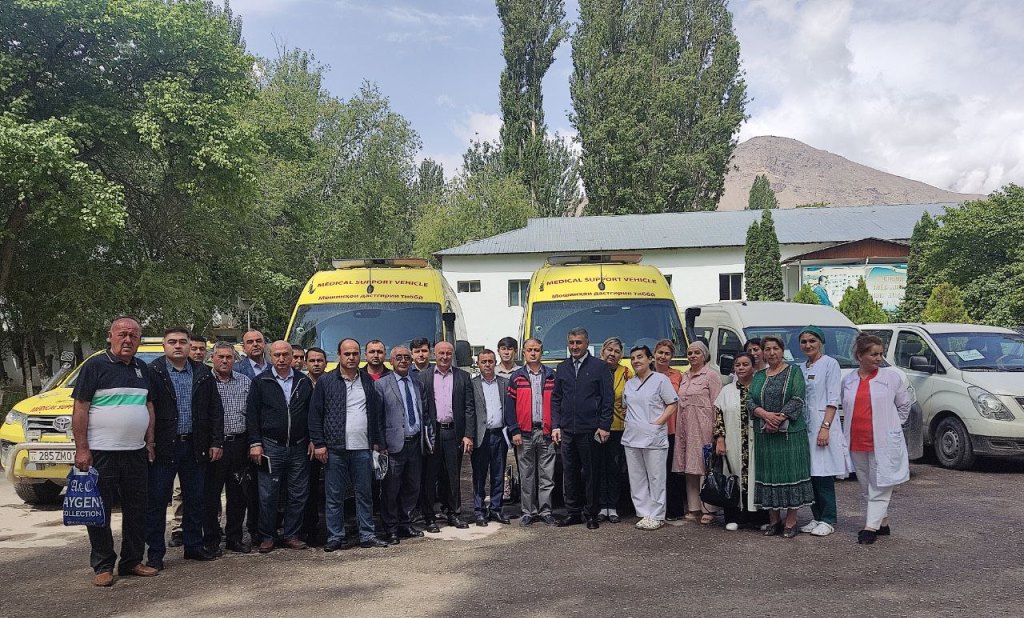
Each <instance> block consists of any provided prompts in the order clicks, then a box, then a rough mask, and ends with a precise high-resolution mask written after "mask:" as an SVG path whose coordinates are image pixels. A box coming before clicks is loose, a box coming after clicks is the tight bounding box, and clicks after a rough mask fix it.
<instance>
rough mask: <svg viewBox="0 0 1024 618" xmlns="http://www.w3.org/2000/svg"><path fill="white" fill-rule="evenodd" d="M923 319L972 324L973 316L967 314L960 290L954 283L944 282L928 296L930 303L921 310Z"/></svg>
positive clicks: (925, 320) (924, 320)
mask: <svg viewBox="0 0 1024 618" xmlns="http://www.w3.org/2000/svg"><path fill="white" fill-rule="evenodd" d="M921 321H922V322H952V323H955V324H970V323H971V318H970V317H969V316H968V315H967V308H966V307H964V299H963V296H962V295H961V294H960V290H959V289H957V287H956V286H955V285H953V284H952V283H949V282H943V283H940V284H939V285H937V286H935V288H934V289H933V290H932V293H931V295H930V296H929V297H928V303H927V304H926V305H925V307H924V311H922V312H921Z"/></svg>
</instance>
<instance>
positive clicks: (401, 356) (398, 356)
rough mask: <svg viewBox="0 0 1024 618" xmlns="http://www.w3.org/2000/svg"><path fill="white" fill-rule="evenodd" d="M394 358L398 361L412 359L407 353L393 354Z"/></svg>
mask: <svg viewBox="0 0 1024 618" xmlns="http://www.w3.org/2000/svg"><path fill="white" fill-rule="evenodd" d="M395 360H396V361H400V360H407V361H411V360H412V356H411V355H409V354H395Z"/></svg>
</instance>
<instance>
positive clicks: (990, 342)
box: [932, 333, 1024, 371]
mask: <svg viewBox="0 0 1024 618" xmlns="http://www.w3.org/2000/svg"><path fill="white" fill-rule="evenodd" d="M932 339H934V340H935V343H936V344H937V345H938V346H939V349H940V350H942V353H943V354H945V355H946V359H948V360H949V362H951V363H953V366H954V367H956V368H957V369H961V370H963V371H1024V335H1017V334H1012V333H943V334H941V335H936V334H933V335H932Z"/></svg>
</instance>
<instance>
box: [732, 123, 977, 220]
mask: <svg viewBox="0 0 1024 618" xmlns="http://www.w3.org/2000/svg"><path fill="white" fill-rule="evenodd" d="M731 167H732V169H730V171H729V173H728V174H726V176H725V193H724V195H723V196H722V200H721V201H720V202H719V203H718V209H719V210H743V209H744V208H746V207H747V197H748V195H749V193H750V187H751V185H753V184H754V177H755V176H757V175H758V174H766V175H767V176H768V180H769V182H771V185H772V189H773V190H774V191H775V195H776V197H777V198H778V200H779V207H780V208H795V207H796V206H797V205H799V204H811V203H814V202H827V203H828V204H830V205H832V206H853V205H860V204H925V203H938V202H961V201H964V200H972V199H978V198H982V197H985V196H984V195H973V194H966V193H954V192H952V191H945V190H943V189H939V188H937V187H933V186H931V185H927V184H925V183H923V182H918V181H916V180H910V179H908V178H903V177H902V176H896V175H895V174H889V173H886V172H882V171H880V170H876V169H874V168H870V167H868V166H866V165H861V164H860V163H854V162H853V161H850V160H849V159H845V158H843V157H840V156H839V155H835V154H832V153H831V152H826V151H824V150H818V149H817V148H812V147H811V146H808V145H807V144H805V143H803V142H799V141H797V140H795V139H790V138H788V137H774V136H764V137H752V138H750V139H749V140H747V141H745V142H743V143H742V144H740V145H738V146H737V147H736V150H735V152H734V154H733V160H732V164H731Z"/></svg>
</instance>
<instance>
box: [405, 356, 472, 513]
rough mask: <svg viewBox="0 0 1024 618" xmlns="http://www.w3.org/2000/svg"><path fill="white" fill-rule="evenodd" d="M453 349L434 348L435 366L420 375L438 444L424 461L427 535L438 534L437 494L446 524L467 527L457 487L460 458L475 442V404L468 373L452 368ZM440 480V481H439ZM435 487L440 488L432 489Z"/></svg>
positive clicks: (470, 450) (459, 490) (424, 503)
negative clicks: (461, 516)
mask: <svg viewBox="0 0 1024 618" xmlns="http://www.w3.org/2000/svg"><path fill="white" fill-rule="evenodd" d="M454 355H455V346H453V345H452V344H450V343H448V342H447V341H442V342H440V343H438V344H437V345H435V346H434V362H435V363H436V364H435V365H434V367H433V368H432V369H430V370H428V371H421V372H420V376H419V377H420V383H421V385H422V386H423V391H424V396H425V397H426V400H427V415H428V416H429V418H430V419H431V421H433V423H434V427H435V428H436V432H435V435H436V436H437V444H436V445H435V448H434V452H433V454H431V455H429V456H428V457H427V458H426V462H425V466H426V483H427V485H426V489H425V491H424V492H423V494H424V500H423V503H422V504H420V509H421V510H422V511H423V521H424V523H425V529H426V531H427V532H440V529H438V527H437V524H436V523H435V522H434V519H435V518H436V517H437V515H436V512H435V511H434V503H435V502H436V496H437V494H438V493H440V494H441V495H440V498H441V511H442V513H444V515H445V516H446V517H447V519H448V525H450V526H454V527H456V528H468V527H469V524H467V523H466V522H464V521H462V519H460V517H459V516H460V515H461V512H462V492H461V489H460V487H459V485H460V480H461V478H460V477H461V476H462V475H461V472H462V456H463V454H469V453H472V452H473V443H474V442H475V441H476V404H475V400H474V399H473V385H472V382H471V381H470V377H469V374H468V373H466V372H465V371H463V370H462V369H459V368H457V367H452V357H453V356H454ZM438 481H440V482H438ZM435 485H437V486H439V487H435Z"/></svg>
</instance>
